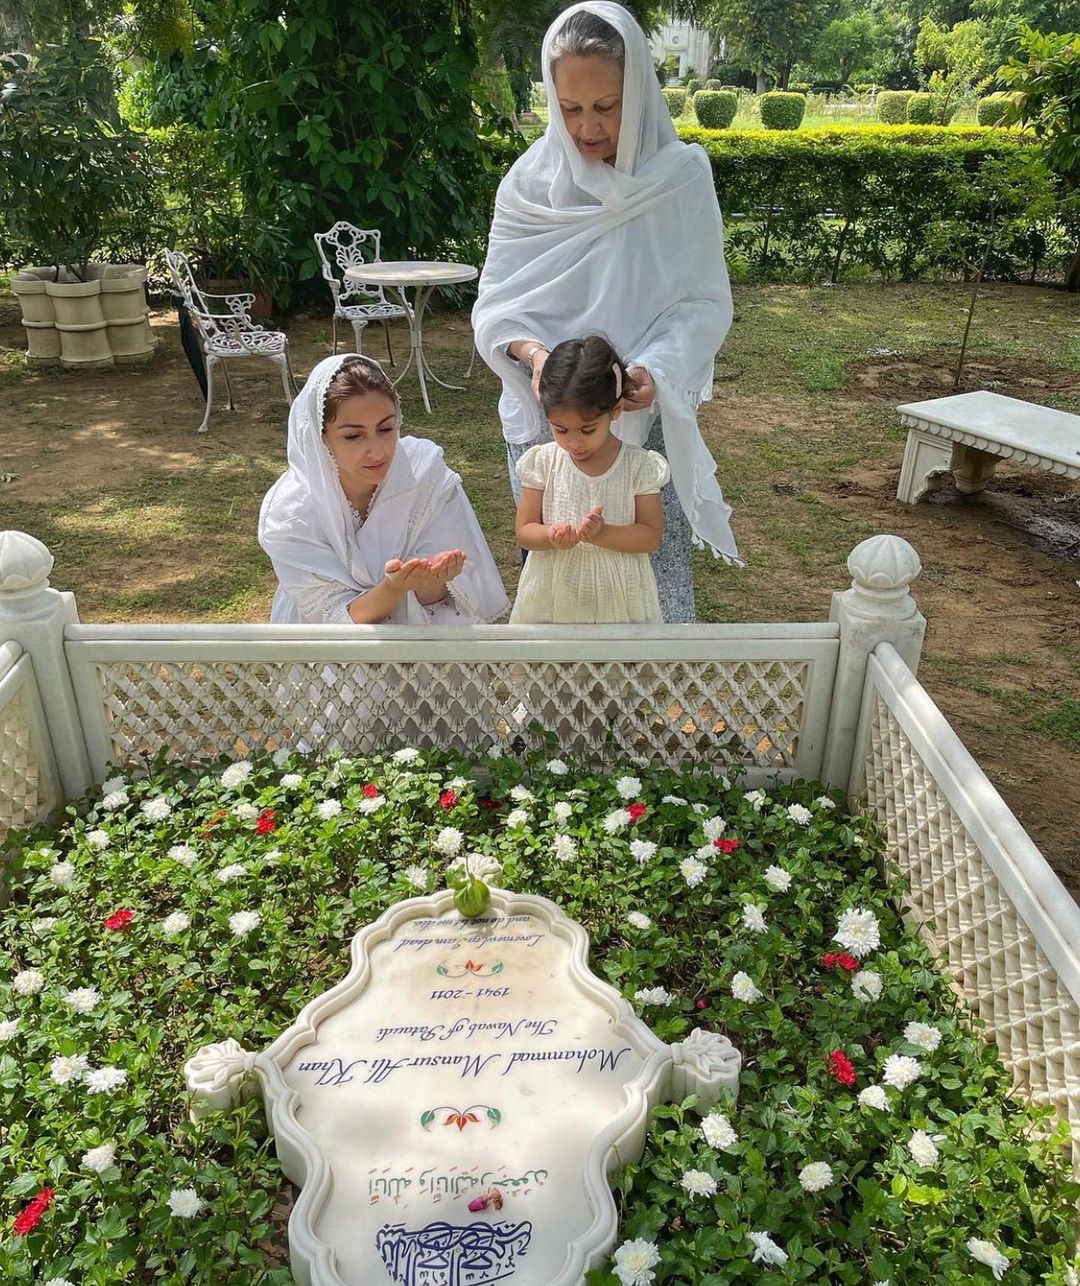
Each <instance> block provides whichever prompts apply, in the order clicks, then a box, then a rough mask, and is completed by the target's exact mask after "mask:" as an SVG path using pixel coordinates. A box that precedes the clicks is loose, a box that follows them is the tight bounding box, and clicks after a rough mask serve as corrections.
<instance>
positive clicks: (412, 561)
mask: <svg viewBox="0 0 1080 1286" xmlns="http://www.w3.org/2000/svg"><path fill="white" fill-rule="evenodd" d="M464 566H465V553H464V551H463V550H460V549H444V550H443V552H442V553H441V554H433V555H432V557H431V558H409V559H407V560H406V561H405V562H402V561H401V559H400V558H391V559H390V561H389V562H388V563H387V564H386V565H385V566H384V567H383V574H384V576H385V577H386V579H387V581H388V582H389V583H390V584H391V585H392V586H393V587H394V588H395V589H400V590H408V591H411V592H412V593H413V594H418V595H421V596H428V595H431V594H437V593H439V592H440V591H444V590H445V589H446V586H447V584H448V583H449V582H450V581H452V580H453V579H454V577H455V576H458V575H460V573H461V571H462V569H463V568H464Z"/></svg>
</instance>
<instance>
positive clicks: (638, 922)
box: [626, 911, 652, 929]
mask: <svg viewBox="0 0 1080 1286" xmlns="http://www.w3.org/2000/svg"><path fill="white" fill-rule="evenodd" d="M626 922H627V924H631V925H633V927H634V928H635V929H651V928H652V921H651V920H650V919H649V917H648V916H647V915H646V914H645V913H644V912H643V911H628V912H627V914H626Z"/></svg>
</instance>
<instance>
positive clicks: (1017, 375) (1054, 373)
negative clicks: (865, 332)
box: [846, 351, 1080, 404]
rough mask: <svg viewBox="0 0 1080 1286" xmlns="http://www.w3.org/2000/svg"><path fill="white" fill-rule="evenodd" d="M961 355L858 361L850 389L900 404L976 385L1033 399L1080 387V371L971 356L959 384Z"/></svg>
mask: <svg viewBox="0 0 1080 1286" xmlns="http://www.w3.org/2000/svg"><path fill="white" fill-rule="evenodd" d="M957 357H958V353H957V352H955V351H954V352H937V353H934V352H931V353H926V354H924V355H923V356H921V357H918V358H914V357H904V356H903V355H902V354H899V353H893V354H883V355H881V356H879V357H872V358H865V359H864V360H862V361H858V362H852V363H851V365H850V366H849V367H848V379H847V385H846V392H847V393H848V394H849V395H850V394H856V395H857V396H859V397H860V398H862V399H867V400H874V401H883V402H893V403H897V404H899V403H903V402H919V401H923V400H925V399H926V398H931V397H946V396H947V395H948V394H950V393H968V392H972V391H974V390H976V389H990V390H991V391H992V392H994V393H1004V394H1005V395H1006V396H1008V397H1019V398H1026V399H1027V400H1028V401H1031V402H1038V401H1041V400H1042V399H1044V398H1046V397H1048V396H1050V395H1051V394H1053V393H1077V392H1080V372H1077V371H1071V370H1062V369H1061V368H1060V367H1054V366H1046V365H1044V364H1043V363H1041V362H1036V361H1032V360H1030V359H1028V358H1009V357H1000V358H995V359H994V360H993V361H978V360H974V359H972V360H969V361H966V362H965V363H964V371H963V378H962V379H961V381H960V387H959V388H955V387H954V384H953V382H954V379H955V377H956V361H957Z"/></svg>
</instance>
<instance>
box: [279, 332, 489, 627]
mask: <svg viewBox="0 0 1080 1286" xmlns="http://www.w3.org/2000/svg"><path fill="white" fill-rule="evenodd" d="M399 420H400V406H399V404H398V400H397V394H396V393H395V392H394V389H393V386H392V385H391V383H390V381H389V380H388V379H387V377H386V375H385V373H384V372H383V370H382V368H381V367H380V366H379V364H378V362H376V361H374V360H373V359H371V358H369V357H360V356H358V355H357V354H344V355H342V356H338V357H328V358H326V359H325V360H324V361H322V362H320V363H319V364H318V365H317V366H316V367H315V369H314V370H313V371H312V373H311V375H310V376H309V378H308V381H307V383H306V384H305V385H304V387H303V389H302V390H301V392H300V395H299V397H297V399H296V401H295V402H294V403H293V405H292V409H291V411H290V412H289V442H288V462H289V467H288V469H287V470H286V471H285V472H284V473H283V474H282V475H281V477H280V478H279V479H278V480H277V482H275V483H274V485H273V486H272V487H271V488H270V490H269V491H268V492H267V493H266V497H265V499H264V500H263V503H262V510H261V512H260V514H259V544H260V545H262V547H263V549H264V550H265V551H266V553H267V554H268V555H269V556H270V560H271V562H272V563H273V565H274V571H275V573H276V574H277V578H278V590H277V593H276V594H275V595H274V603H273V607H272V609H271V613H270V619H271V621H273V622H278V623H296V622H303V623H305V624H328V625H334V624H350V623H360V624H363V623H377V622H379V621H390V622H393V623H397V624H403V625H406V624H407V625H469V624H474V623H476V622H479V621H491V620H495V619H496V618H498V617H499V616H501V615H502V613H503V612H504V611H505V610H506V608H507V606H508V601H507V597H506V591H505V590H504V588H503V584H502V580H501V579H500V577H499V573H498V570H497V568H496V566H495V562H494V559H493V558H492V557H491V551H490V550H489V549H488V546H487V542H486V541H485V540H484V536H483V533H482V531H481V530H480V525H479V523H478V522H477V521H476V515H475V514H474V513H473V509H472V506H471V505H470V504H469V501H468V498H467V497H466V495H465V492H464V489H463V488H462V485H461V479H460V478H459V477H458V475H457V474H456V473H454V472H453V471H452V470H451V469H449V468H448V467H447V465H446V462H445V460H444V459H443V452H442V448H441V447H440V446H437V445H436V444H435V443H434V442H429V441H426V440H425V439H423V438H414V437H400V436H399V432H398V424H399Z"/></svg>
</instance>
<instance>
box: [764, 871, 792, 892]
mask: <svg viewBox="0 0 1080 1286" xmlns="http://www.w3.org/2000/svg"><path fill="white" fill-rule="evenodd" d="M765 883H766V884H767V885H768V886H769V888H770V889H775V890H776V891H777V893H786V892H787V891H788V889H790V888H791V872H790V871H785V870H784V868H783V867H782V866H767V867H766V868H765Z"/></svg>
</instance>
